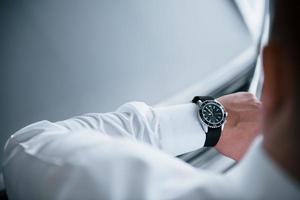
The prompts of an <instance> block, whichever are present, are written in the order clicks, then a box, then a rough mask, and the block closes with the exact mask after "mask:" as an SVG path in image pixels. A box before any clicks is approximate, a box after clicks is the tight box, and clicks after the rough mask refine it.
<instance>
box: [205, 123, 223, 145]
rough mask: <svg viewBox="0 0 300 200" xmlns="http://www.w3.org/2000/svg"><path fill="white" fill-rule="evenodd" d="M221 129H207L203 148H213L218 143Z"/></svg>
mask: <svg viewBox="0 0 300 200" xmlns="http://www.w3.org/2000/svg"><path fill="white" fill-rule="evenodd" d="M221 132H222V128H221V127H219V128H208V132H207V133H206V140H205V143H204V146H205V147H214V146H216V144H217V143H218V142H219V139H220V137H221Z"/></svg>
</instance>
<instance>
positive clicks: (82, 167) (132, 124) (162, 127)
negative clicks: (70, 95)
mask: <svg viewBox="0 0 300 200" xmlns="http://www.w3.org/2000/svg"><path fill="white" fill-rule="evenodd" d="M232 98H235V96H233V97H232ZM196 113H197V109H196V106H195V105H194V104H186V105H178V106H171V107H165V108H151V107H149V106H146V105H145V104H143V103H131V104H126V105H124V106H122V107H121V108H120V109H119V110H118V111H117V112H114V113H106V114H89V115H86V116H80V117H76V118H72V119H69V120H66V121H61V122H56V123H51V122H48V121H42V122H38V123H35V124H32V125H30V126H28V127H25V128H23V129H22V130H20V131H18V132H17V133H16V134H14V136H12V137H11V138H10V139H9V141H8V142H7V144H6V147H5V155H4V162H3V166H4V178H5V183H6V186H7V191H8V194H9V195H10V197H11V199H24V198H25V197H27V198H25V199H54V200H56V199H69V198H71V199H76V198H77V197H78V198H80V197H84V196H85V195H91V196H92V198H91V199H97V198H98V197H103V198H104V197H105V198H106V197H108V199H110V197H111V195H114V194H123V193H126V191H128V192H127V193H126V194H127V196H126V195H124V198H126V197H128V198H129V197H132V196H130V195H142V196H144V197H145V195H146V194H148V190H151V188H154V189H153V191H152V190H151V191H152V192H150V193H151V194H153V195H155V194H157V195H158V197H159V195H163V194H162V193H160V192H159V191H160V189H161V188H164V187H166V185H164V184H168V182H173V181H175V182H181V181H182V179H183V180H186V181H192V182H193V181H196V182H198V179H199V178H200V177H202V179H203V180H206V179H207V178H205V177H206V176H208V177H209V178H208V179H207V180H213V178H212V177H214V176H213V175H210V174H208V173H201V174H200V175H199V173H198V171H197V170H195V169H193V168H191V167H190V166H188V165H186V164H184V163H183V162H180V161H178V160H176V159H174V158H172V157H170V156H168V155H165V154H162V153H161V152H160V151H158V150H157V149H162V150H164V151H166V152H168V153H169V154H171V155H179V154H182V153H185V152H188V151H191V150H194V149H197V148H199V147H201V146H203V144H204V139H205V135H204V133H203V131H202V129H201V127H200V126H199V121H198V119H197V117H196ZM236 123H237V124H240V122H239V121H237V122H236ZM229 128H231V126H228V127H227V131H228V132H229ZM119 136H123V138H124V137H125V138H130V140H124V139H122V140H120V139H119ZM136 140H138V141H140V142H142V143H144V144H140V143H136V142H135V141H136ZM145 143H146V144H150V145H152V146H154V147H157V148H156V150H155V149H153V148H149V145H145ZM197 174H198V175H197ZM137 175H138V176H137ZM184 177H187V179H184ZM196 178H197V179H196ZM199 180H201V179H199ZM161 184H163V185H161ZM180 185H181V184H178V185H177V186H176V187H175V188H173V187H171V188H169V187H167V188H169V189H170V190H178V191H182V190H184V191H185V192H187V191H188V188H182V189H180V187H179V186H180ZM204 185H205V184H204V182H201V184H200V185H198V186H199V187H200V186H201V187H202V186H203V187H204ZM82 188H83V189H82ZM99 188H105V189H103V190H100V189H99ZM133 188H136V191H140V193H138V194H136V193H134V192H133V191H132V190H133ZM115 189H116V190H117V191H119V192H120V193H119V192H115V191H114V190H115ZM130 191H132V192H130ZM43 195H46V196H43ZM107 195H108V196H107ZM128 195H129V196H128ZM185 195H187V194H185ZM133 197H141V196H133ZM111 198H112V199H114V198H113V197H111ZM141 199H143V198H141Z"/></svg>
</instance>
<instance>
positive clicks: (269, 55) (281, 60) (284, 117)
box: [262, 0, 300, 180]
mask: <svg viewBox="0 0 300 200" xmlns="http://www.w3.org/2000/svg"><path fill="white" fill-rule="evenodd" d="M273 3H274V18H273V26H272V29H271V36H270V41H269V43H268V45H267V46H266V47H265V48H264V51H263V66H264V74H265V81H264V88H263V98H262V101H263V107H264V133H265V141H264V146H265V148H266V150H267V151H268V152H269V153H270V154H271V156H272V157H273V158H274V159H275V160H276V161H278V163H280V164H281V165H282V166H283V167H284V168H286V169H287V170H288V171H289V172H290V173H291V174H293V176H295V177H297V178H298V179H299V180H300V171H299V170H295V169H294V166H295V165H296V166H298V167H300V166H299V161H298V160H299V155H300V145H299V142H300V117H299V113H300V87H299V86H300V68H299V65H300V57H299V55H298V54H299V50H300V44H299V41H300V40H299V37H300V32H299V30H300V22H299V20H300V1H298V0H275V1H274V2H273Z"/></svg>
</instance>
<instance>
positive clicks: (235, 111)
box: [216, 92, 261, 161]
mask: <svg viewBox="0 0 300 200" xmlns="http://www.w3.org/2000/svg"><path fill="white" fill-rule="evenodd" d="M217 100H218V101H219V102H220V103H222V104H223V106H224V107H225V110H226V112H228V118H227V122H226V124H225V127H224V130H223V132H222V135H221V138H220V140H219V142H218V144H217V145H216V149H217V150H218V151H219V152H220V153H222V154H224V155H226V156H228V157H230V158H233V159H234V160H237V161H239V160H240V159H241V158H242V157H243V155H244V154H245V152H246V151H247V149H248V147H249V145H250V144H251V142H252V141H253V139H254V138H255V137H256V136H257V135H258V134H259V133H260V131H261V102H260V101H259V100H258V99H257V98H256V97H255V96H254V95H253V94H251V93H248V92H239V93H235V94H230V95H226V96H222V97H220V98H218V99H217Z"/></svg>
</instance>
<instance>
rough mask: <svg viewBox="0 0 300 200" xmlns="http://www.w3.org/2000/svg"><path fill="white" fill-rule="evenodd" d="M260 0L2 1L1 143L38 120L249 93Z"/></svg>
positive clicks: (261, 20) (261, 18) (260, 26)
mask: <svg viewBox="0 0 300 200" xmlns="http://www.w3.org/2000/svg"><path fill="white" fill-rule="evenodd" d="M266 2H267V1H264V0H236V1H234V0H209V1H208V0H186V1H181V0H164V1H161V0H152V1H140V0H127V1H124V0H87V1H81V0H72V1H70V0H51V1H44V0H14V1H9V0H1V1H0V83H1V84H0V92H1V93H0V95H1V96H0V110H1V115H0V116H1V119H0V148H1V149H3V146H4V143H5V141H6V139H7V138H8V137H9V135H11V134H12V133H14V132H15V131H17V130H18V129H20V128H22V127H24V126H26V125H28V124H30V123H33V122H36V121H40V120H45V119H46V120H50V121H58V120H63V119H66V118H69V117H72V116H74V115H79V114H82V113H87V112H107V111H113V110H115V109H116V108H117V107H118V106H120V105H121V104H123V103H125V102H127V101H133V100H134V101H144V102H146V103H148V104H149V105H153V106H161V105H167V104H174V103H182V102H187V101H189V100H190V99H191V98H192V97H193V96H194V95H200V94H202V95H205V94H212V95H215V96H219V95H222V94H225V93H230V92H234V91H240V90H248V89H249V88H251V87H252V90H253V91H255V89H257V87H258V86H257V85H253V80H254V79H255V80H256V82H257V80H259V78H258V76H257V75H256V76H255V74H257V73H258V72H259V70H258V69H257V64H258V60H259V49H260V48H259V47H260V45H261V40H262V33H263V30H264V27H265V26H264V25H265V17H266V14H267V12H266ZM253 77H256V78H253ZM255 84H257V83H255ZM2 152H3V151H2V150H1V151H0V159H1V158H2ZM188 158H190V157H188Z"/></svg>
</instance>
